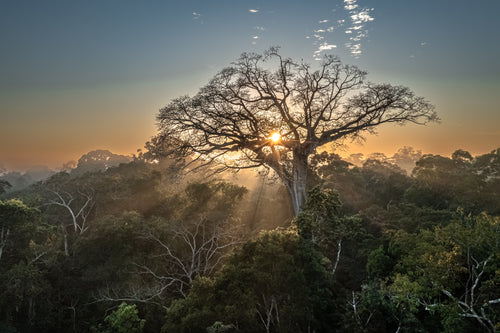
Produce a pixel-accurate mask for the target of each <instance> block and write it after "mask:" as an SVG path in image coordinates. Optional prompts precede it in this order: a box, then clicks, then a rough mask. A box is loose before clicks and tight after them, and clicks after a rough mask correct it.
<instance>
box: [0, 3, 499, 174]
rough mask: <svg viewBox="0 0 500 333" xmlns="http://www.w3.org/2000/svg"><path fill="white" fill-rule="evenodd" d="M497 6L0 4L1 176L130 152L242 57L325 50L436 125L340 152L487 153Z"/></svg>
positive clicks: (493, 136)
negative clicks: (432, 113)
mask: <svg viewBox="0 0 500 333" xmlns="http://www.w3.org/2000/svg"><path fill="white" fill-rule="evenodd" d="M499 13H500V1H499V0H477V1H470V0H469V1H464V0H420V1H401V0H377V1H376V0H336V1H332V0H330V1H326V0H308V1H305V0H304V1H296V0H287V1H285V0H267V1H257V0H255V1H245V0H192V1H191V0H164V1H158V0H156V1H155V0H151V1H138V0H136V1H131V0H85V1H84V0H74V1H67V0H47V1H35V0H33V1H27V0H1V1H0V45H1V52H0V167H3V168H8V169H12V170H14V169H17V170H22V169H26V168H29V167H30V166H34V165H47V166H49V167H51V168H58V167H61V166H62V164H63V163H65V162H68V161H70V160H77V159H78V158H79V157H80V156H81V155H82V154H85V153H87V152H89V151H91V150H95V149H108V150H110V151H112V152H113V153H118V154H124V155H129V154H132V153H136V151H137V149H140V148H143V146H144V143H145V142H146V141H148V140H149V139H150V138H151V137H152V136H153V135H154V134H155V133H156V131H157V127H156V118H155V117H156V115H157V113H158V110H159V109H160V108H162V107H163V106H165V105H167V104H168V103H169V102H170V101H171V100H172V99H174V98H176V97H179V96H182V95H194V94H196V92H197V91H198V90H199V89H200V88H201V87H203V86H204V85H205V84H206V83H208V81H209V80H210V78H211V77H213V76H214V75H215V74H216V73H217V72H218V71H219V70H221V69H222V68H224V67H226V66H228V65H230V63H231V62H232V61H234V60H236V59H237V58H238V57H239V55H240V54H241V53H242V52H257V53H261V52H263V51H265V50H266V49H268V48H269V47H272V46H280V47H281V49H280V53H281V54H282V55H283V56H286V57H291V58H293V59H296V60H300V59H303V60H304V61H305V62H308V63H310V64H312V66H315V65H319V60H317V59H320V58H321V57H322V56H323V55H324V54H335V55H338V56H339V57H340V59H341V60H342V61H343V63H346V64H353V65H357V66H358V67H360V68H361V69H364V70H366V71H368V73H369V74H368V79H369V80H370V81H372V82H388V83H391V84H394V85H404V86H408V87H410V88H411V89H412V90H413V91H414V92H415V93H416V94H417V95H420V96H424V97H425V98H426V99H427V100H429V101H431V102H432V103H433V104H434V105H435V107H436V111H437V112H438V115H439V116H440V118H441V122H440V123H433V124H429V125H427V126H418V125H406V126H404V127H399V126H396V127H394V126H385V127H380V128H379V129H378V132H379V133H378V135H377V136H367V137H366V141H365V142H364V143H363V144H362V145H360V144H352V145H350V146H349V147H348V150H346V151H344V152H343V153H344V154H347V153H356V152H363V153H365V154H366V153H369V152H382V153H386V154H387V155H392V154H393V153H394V152H395V151H396V150H397V149H398V148H400V147H403V146H412V147H414V148H415V149H417V150H422V151H423V152H424V153H433V154H441V155H444V156H449V155H450V154H451V153H452V152H453V151H455V150H457V149H465V150H468V151H469V152H471V153H472V154H473V155H476V154H483V153H487V152H489V151H491V150H493V149H496V148H498V147H500V107H499V105H500V34H499V33H498V32H499V31H500V20H499V19H498V15H499Z"/></svg>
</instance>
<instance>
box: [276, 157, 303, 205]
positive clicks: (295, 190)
mask: <svg viewBox="0 0 500 333" xmlns="http://www.w3.org/2000/svg"><path fill="white" fill-rule="evenodd" d="M307 157H308V156H307V155H306V156H302V155H299V154H296V153H294V158H293V169H292V174H291V176H288V177H287V175H286V174H285V175H283V176H282V177H285V179H284V182H285V184H286V187H287V189H288V192H289V193H290V198H291V200H292V205H293V211H294V213H295V215H298V214H299V213H300V210H301V208H302V206H303V205H304V204H305V202H306V186H307V166H308V163H307Z"/></svg>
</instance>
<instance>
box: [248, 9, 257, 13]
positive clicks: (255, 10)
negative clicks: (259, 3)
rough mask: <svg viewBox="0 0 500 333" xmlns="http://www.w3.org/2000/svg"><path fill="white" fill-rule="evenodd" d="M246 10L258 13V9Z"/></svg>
mask: <svg viewBox="0 0 500 333" xmlns="http://www.w3.org/2000/svg"><path fill="white" fill-rule="evenodd" d="M248 11H249V12H250V13H258V12H259V10H258V9H249V10H248Z"/></svg>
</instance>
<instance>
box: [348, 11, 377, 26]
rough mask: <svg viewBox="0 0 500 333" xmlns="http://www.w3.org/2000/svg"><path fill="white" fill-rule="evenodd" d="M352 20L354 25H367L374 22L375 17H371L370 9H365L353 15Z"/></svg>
mask: <svg viewBox="0 0 500 333" xmlns="http://www.w3.org/2000/svg"><path fill="white" fill-rule="evenodd" d="M351 20H352V22H353V23H354V24H360V23H365V22H369V21H373V20H374V19H373V17H371V16H370V10H369V9H363V10H362V11H360V12H358V13H356V14H354V15H351Z"/></svg>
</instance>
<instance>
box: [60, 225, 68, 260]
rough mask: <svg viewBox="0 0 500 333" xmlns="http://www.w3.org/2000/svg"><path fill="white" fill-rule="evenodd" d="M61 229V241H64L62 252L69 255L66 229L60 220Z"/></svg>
mask: <svg viewBox="0 0 500 333" xmlns="http://www.w3.org/2000/svg"><path fill="white" fill-rule="evenodd" d="M61 229H62V233H63V241H64V254H65V255H66V257H69V249H68V231H67V230H66V226H65V225H64V223H63V222H61Z"/></svg>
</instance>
